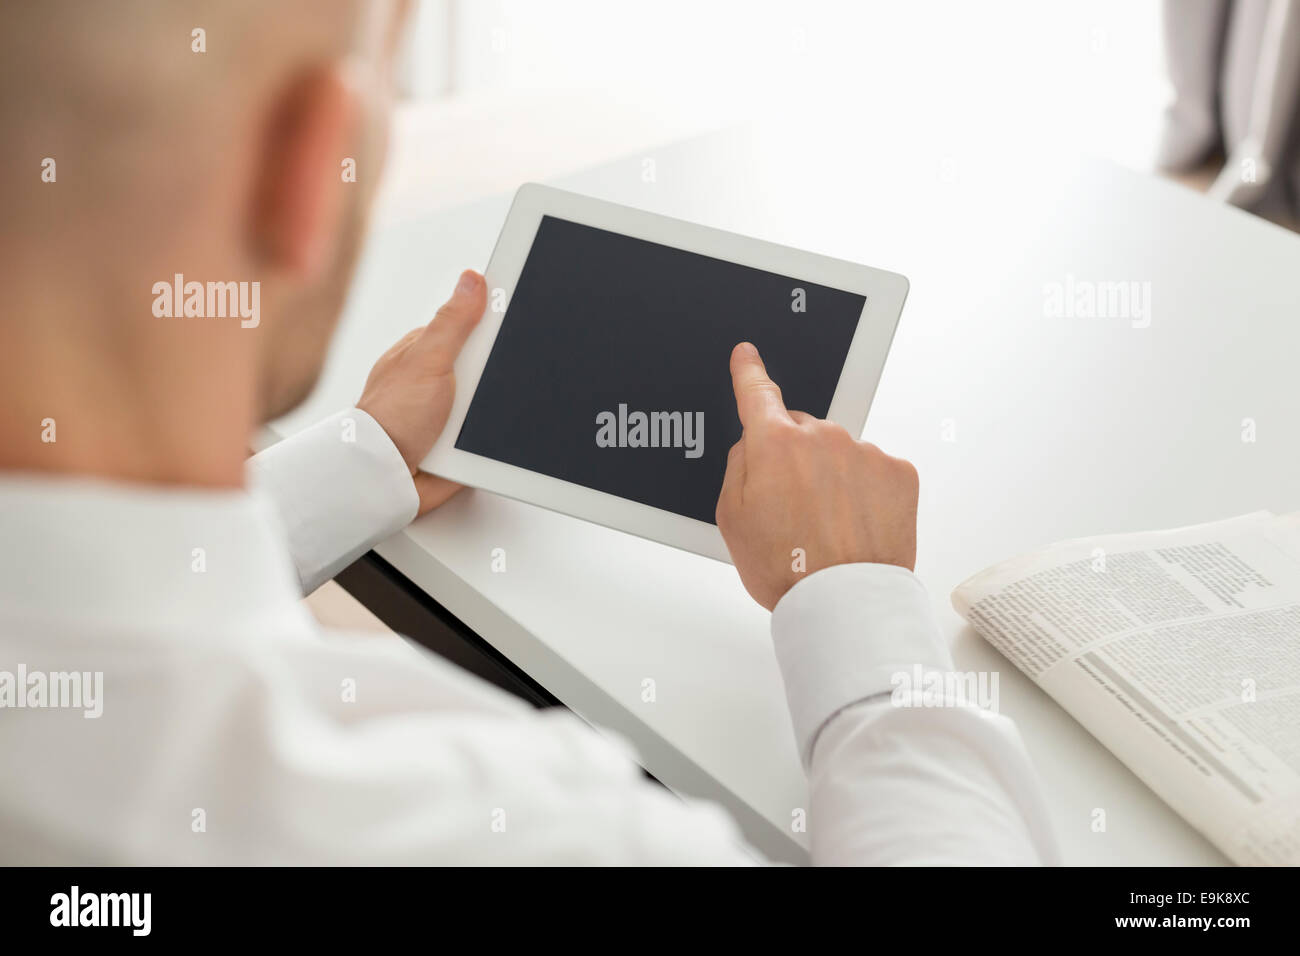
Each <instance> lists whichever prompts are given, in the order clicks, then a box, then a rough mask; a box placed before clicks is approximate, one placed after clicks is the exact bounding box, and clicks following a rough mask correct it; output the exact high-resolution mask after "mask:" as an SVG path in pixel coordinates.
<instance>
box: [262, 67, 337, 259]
mask: <svg viewBox="0 0 1300 956" xmlns="http://www.w3.org/2000/svg"><path fill="white" fill-rule="evenodd" d="M360 109H361V105H360V103H359V102H358V101H357V94H356V92H355V89H354V87H353V86H352V85H351V84H350V83H349V82H348V80H347V73H346V70H345V67H344V64H342V63H337V64H325V65H322V66H320V67H318V68H316V69H314V70H312V71H311V72H309V73H307V74H304V75H303V76H302V77H300V78H299V79H298V81H297V82H296V83H295V84H293V85H292V86H290V87H289V88H288V89H287V90H286V92H285V95H284V97H283V99H282V101H281V103H280V104H279V106H278V108H277V109H276V110H275V111H274V112H273V114H272V119H271V125H270V127H269V128H268V130H267V131H266V135H265V138H264V145H263V153H262V161H261V174H260V177H259V182H260V185H259V188H258V192H257V198H256V204H257V206H256V209H255V210H254V216H253V228H254V230H255V237H254V238H255V241H256V243H257V249H258V251H259V253H260V254H261V256H262V257H263V259H264V260H266V261H268V264H269V265H270V266H271V267H272V268H274V269H279V270H283V271H285V272H287V273H289V274H291V275H293V276H294V277H296V278H299V279H304V280H311V279H314V278H316V277H317V276H318V275H319V274H320V273H321V271H322V270H324V269H325V267H326V266H327V265H328V263H329V262H330V260H331V253H332V250H333V246H334V244H335V243H336V242H338V241H339V239H340V236H339V229H340V228H341V224H340V217H341V216H342V213H343V209H344V207H345V196H344V192H343V189H344V187H343V185H342V180H341V176H340V171H341V169H342V165H341V163H342V161H343V159H344V158H345V153H346V150H347V149H348V148H349V143H350V142H352V141H354V129H355V124H356V122H357V120H358V118H359V116H360Z"/></svg>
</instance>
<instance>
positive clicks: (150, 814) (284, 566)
mask: <svg viewBox="0 0 1300 956" xmlns="http://www.w3.org/2000/svg"><path fill="white" fill-rule="evenodd" d="M348 418H350V419H352V421H353V423H354V425H355V438H356V440H355V441H344V440H343V436H345V435H347V434H348V429H345V428H344V427H343V419H348ZM250 471H251V482H250V483H251V485H252V487H253V488H254V489H255V490H254V491H252V492H243V491H203V490H193V489H188V490H181V489H177V490H168V489H165V488H162V487H157V486H133V485H126V484H115V483H110V482H100V481H90V480H75V479H55V478H50V477H45V476H34V475H10V476H9V477H7V478H4V479H0V542H3V551H2V552H0V761H3V765H4V767H5V773H4V774H3V778H0V863H8V864H38V863H39V864H136V863H151V864H235V863H251V864H260V863H304V864H317V863H356V864H384V863H394V864H422V863H423V864H429V863H442V864H485V863H507V864H543V863H545V864H572V863H593V864H620V863H628V864H717V863H721V864H735V863H751V862H754V861H755V860H760V859H761V856H760V855H759V854H758V853H757V851H754V850H751V849H749V848H747V847H746V846H745V845H744V843H743V840H742V838H741V836H740V833H739V831H738V829H737V827H736V826H735V824H734V823H733V822H732V821H731V820H730V818H729V817H728V816H727V815H726V814H725V813H724V812H723V811H722V810H721V809H719V808H718V807H716V806H713V805H709V804H705V803H701V802H696V801H690V800H682V799H680V798H678V797H677V796H674V795H673V794H671V793H670V792H668V791H667V790H665V789H663V788H661V787H659V786H657V785H655V784H653V783H651V782H648V781H646V780H645V779H644V778H643V776H642V775H641V774H640V772H639V770H638V769H637V766H636V764H635V755H634V754H633V753H632V752H631V750H630V748H628V747H627V746H626V745H625V744H623V743H622V742H621V741H619V740H617V739H615V738H613V737H612V736H611V735H608V734H603V733H597V732H594V731H593V730H592V729H591V728H589V727H588V726H587V725H585V724H583V723H582V722H581V721H579V720H578V719H577V718H575V717H573V716H572V715H570V714H569V713H567V712H564V711H561V710H559V709H558V708H557V709H556V710H554V711H551V712H538V711H535V710H534V709H532V708H531V707H529V706H527V705H525V704H523V703H521V702H519V701H517V700H516V699H514V698H512V697H511V696H509V695H507V694H505V693H504V692H501V691H498V690H497V689H496V688H494V687H491V686H489V685H488V684H486V683H484V682H482V681H480V680H478V679H477V678H475V677H473V676H471V675H469V674H466V673H464V672H462V671H460V670H459V669H457V668H456V667H454V666H452V665H451V664H449V663H447V662H445V661H443V660H442V659H440V658H438V657H435V656H433V655H431V654H429V653H427V652H425V651H423V650H422V649H420V648H417V647H414V646H411V645H407V644H405V643H402V642H398V641H386V640H383V639H382V638H374V637H366V636H359V635H346V634H338V633H333V632H327V631H322V629H321V628H320V627H319V626H318V625H317V624H316V623H315V621H314V620H313V619H312V618H311V616H310V615H309V614H308V612H307V611H306V610H305V608H304V607H303V605H302V603H301V601H300V600H299V598H300V597H301V594H302V593H303V591H304V590H306V591H310V590H311V589H313V588H314V587H316V586H317V585H318V584H320V583H321V582H322V581H324V580H327V579H328V578H329V577H331V576H332V575H333V574H335V573H336V572H337V571H338V570H339V569H341V568H342V567H344V566H346V565H347V564H348V563H349V562H350V561H352V560H353V559H355V558H356V557H357V556H359V555H361V554H362V553H364V552H365V551H366V550H367V549H368V548H369V547H371V546H372V545H373V544H375V543H376V542H378V541H379V540H382V539H383V538H384V537H386V536H388V535H390V534H392V533H394V532H396V531H398V530H399V529H401V528H402V527H403V526H404V525H405V524H406V523H407V522H409V521H410V520H411V518H412V517H413V516H414V514H415V511H416V496H415V491H414V486H413V485H412V483H411V480H410V478H409V476H408V474H407V472H406V469H405V466H404V464H403V462H402V459H401V457H400V455H399V454H398V452H397V450H396V448H395V447H394V446H393V445H392V443H391V441H390V440H389V439H388V436H387V435H386V434H385V433H384V431H383V430H382V428H380V427H379V425H378V424H377V423H375V421H374V420H373V419H371V418H370V417H369V416H368V415H366V414H365V413H364V412H361V411H359V410H357V409H351V410H349V411H346V412H343V413H341V414H340V415H339V416H335V417H334V418H333V419H329V420H327V421H325V422H322V423H320V424H319V425H316V426H314V427H313V428H311V429H308V430H307V431H306V432H303V433H302V434H300V435H297V436H294V437H292V438H290V439H288V440H286V441H283V442H281V443H280V444H278V445H276V446H274V447H272V448H270V449H268V450H267V451H265V452H263V453H262V454H260V455H257V456H256V457H255V458H254V459H253V460H252V462H251V465H250ZM772 637H773V640H774V642H775V646H776V654H777V658H778V661H779V663H780V666H781V671H782V674H783V676H784V679H785V685H786V693H787V697H788V700H789V705H790V711H791V715H792V718H793V726H794V733H795V735H796V739H797V742H798V744H799V748H800V752H801V754H802V755H803V758H804V762H805V766H806V767H807V768H808V774H809V782H810V791H811V797H810V806H809V813H808V821H807V826H808V833H809V836H810V838H811V847H812V859H813V862H815V863H971V864H979V863H1010V864H1032V863H1045V862H1046V863H1050V862H1056V850H1055V847H1054V842H1053V839H1052V835H1051V831H1050V826H1049V822H1048V817H1047V813H1046V810H1045V807H1044V804H1043V800H1042V797H1041V795H1040V792H1039V789H1038V785H1037V782H1036V780H1035V776H1034V772H1033V769H1032V768H1031V766H1030V764H1029V761H1028V759H1027V757H1026V755H1025V752H1024V748H1023V746H1022V744H1021V742H1020V739H1019V736H1018V734H1017V732H1016V730H1015V728H1014V726H1013V725H1012V723H1011V722H1010V721H1009V720H1007V719H1006V718H1005V717H1001V716H997V715H994V714H991V713H988V712H986V711H983V710H980V709H977V708H974V707H968V706H944V707H924V708H914V707H897V706H893V704H892V703H891V701H890V691H891V686H892V685H891V675H893V674H896V673H899V672H908V671H911V670H912V669H913V668H914V667H915V666H916V665H921V666H923V667H925V668H927V669H930V668H932V669H936V670H946V669H950V668H951V666H952V665H951V661H950V659H949V655H948V651H947V649H946V647H945V645H944V643H943V640H942V638H941V637H940V635H939V633H938V630H937V627H936V625H935V623H934V620H933V618H932V615H931V608H930V602H929V599H928V597H927V595H926V593H925V591H924V589H923V588H922V587H921V585H920V583H919V582H918V581H917V579H916V578H915V577H914V576H913V575H912V574H911V573H910V572H908V571H905V570H903V569H900V568H895V567H887V566H883V565H869V564H860V565H846V566H842V567H837V568H831V569H829V570H825V571H820V572H817V573H815V574H812V575H810V576H809V577H808V578H806V579H805V580H803V581H801V582H799V583H798V584H797V585H795V587H794V588H792V589H791V591H790V592H789V593H788V594H787V595H786V596H785V597H784V598H782V600H781V602H780V603H779V604H778V605H777V608H776V611H775V613H774V614H773V615H772ZM74 672H75V673H76V674H77V675H78V676H79V678H80V681H79V683H78V685H77V686H74V685H73V682H72V679H71V678H70V677H68V676H66V675H70V674H72V673H74ZM6 675H8V677H6ZM59 675H65V676H59ZM97 675H102V684H101V685H100V689H99V692H98V693H96V692H95V688H96V682H97V681H99V680H101V677H98V676H97ZM6 688H7V691H6ZM42 688H43V689H42ZM53 703H57V704H60V705H61V706H57V707H56V706H50V705H51V704H53ZM96 711H98V713H96Z"/></svg>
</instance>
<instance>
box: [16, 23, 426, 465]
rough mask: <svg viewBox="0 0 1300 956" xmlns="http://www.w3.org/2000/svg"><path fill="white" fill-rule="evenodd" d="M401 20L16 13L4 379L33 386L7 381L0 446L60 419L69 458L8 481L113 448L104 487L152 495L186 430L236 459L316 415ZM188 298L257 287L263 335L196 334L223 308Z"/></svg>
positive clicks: (55, 454) (381, 131)
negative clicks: (267, 427)
mask: <svg viewBox="0 0 1300 956" xmlns="http://www.w3.org/2000/svg"><path fill="white" fill-rule="evenodd" d="M404 6H405V5H404V3H401V2H398V0H276V2H275V3H265V2H261V0H211V2H200V3H185V4H176V3H168V2H165V0H115V2H113V3H95V2H86V0H81V2H77V0H42V2H40V3H9V4H3V5H0V82H2V83H3V94H0V96H2V97H3V99H2V100H0V126H3V128H4V130H5V138H6V149H5V151H4V154H3V158H0V163H2V164H3V166H2V167H0V204H2V205H3V207H4V210H5V213H4V216H3V220H2V221H0V263H3V265H0V268H2V269H4V272H5V274H4V277H3V278H4V280H5V284H6V287H7V290H8V291H9V293H10V294H9V296H8V298H9V304H10V306H11V309H10V310H7V314H6V315H5V316H4V318H3V320H0V379H7V380H8V381H9V382H11V383H17V385H20V386H21V389H20V388H18V387H17V386H12V387H9V386H5V385H0V389H4V390H5V391H4V399H5V404H7V405H8V406H9V408H10V411H11V413H12V414H13V415H14V416H16V417H15V418H14V419H13V420H10V419H9V418H8V416H6V418H5V419H2V420H0V428H3V430H4V435H3V437H4V438H5V441H6V444H12V443H13V442H14V441H17V442H19V444H26V443H28V442H30V440H31V438H32V437H33V436H34V435H38V434H39V432H38V431H36V432H34V431H33V430H32V429H29V428H27V427H26V426H28V425H30V424H32V422H33V421H40V420H42V419H44V418H46V417H49V418H55V419H57V418H58V417H59V416H60V415H62V416H64V418H65V419H67V420H66V422H65V423H64V424H65V425H66V427H62V426H61V431H60V435H59V442H60V443H64V442H65V441H66V444H65V445H64V448H63V449H62V450H59V451H55V450H53V449H32V451H34V452H36V453H37V455H38V457H37V459H36V460H31V458H30V455H27V454H23V453H21V452H20V453H18V454H17V456H16V457H15V456H11V455H9V454H8V453H7V452H4V451H0V455H6V459H8V460H5V461H4V462H3V463H4V464H7V465H9V466H10V467H24V466H26V467H42V465H41V459H40V455H41V454H44V456H45V460H46V461H52V462H53V463H54V467H55V468H56V470H57V469H60V468H62V469H63V470H74V471H75V470H92V471H93V470H98V469H96V468H95V466H93V465H91V466H89V468H88V469H87V467H86V466H85V465H84V464H83V465H77V464H75V463H71V464H68V463H66V462H65V463H64V464H60V462H64V459H65V458H67V456H68V455H72V456H73V458H74V459H79V460H82V461H83V462H84V461H85V460H86V458H85V453H89V454H90V458H91V459H95V458H99V457H102V455H103V454H104V453H106V452H110V451H111V449H110V448H108V444H107V443H108V442H109V441H116V442H117V443H119V444H123V443H125V444H126V445H127V446H128V447H132V448H135V449H136V450H135V451H134V452H133V453H132V454H134V456H135V458H136V461H135V463H134V464H131V463H129V462H123V463H121V464H124V465H126V467H125V468H124V469H119V468H113V467H111V466H110V467H109V468H108V469H107V470H108V471H110V472H114V471H117V472H121V473H122V474H123V475H124V476H135V477H140V476H147V474H148V472H149V471H150V468H149V465H148V460H149V459H156V458H159V457H161V456H163V455H166V454H172V455H175V454H176V453H177V451H178V446H179V445H183V444H184V438H183V435H181V434H180V432H182V431H183V430H184V428H185V427H186V419H187V418H188V425H189V427H190V428H191V429H199V428H207V429H209V431H210V432H215V433H216V434H213V435H210V436H209V437H210V438H212V439H213V440H214V441H218V442H219V441H222V440H223V439H228V438H229V437H230V436H231V435H234V434H237V433H238V431H239V430H241V429H242V430H243V431H244V432H246V431H247V429H248V428H249V427H250V426H251V425H252V424H253V423H254V422H256V421H260V420H264V419H266V418H269V417H274V416H275V415H278V414H281V413H283V412H285V411H287V410H288V409H289V408H291V407H293V406H294V405H295V404H297V403H298V402H299V401H301V400H302V399H303V398H304V397H305V395H306V394H307V393H308V391H309V390H310V389H311V387H312V385H313V384H314V383H315V381H316V378H317V377H318V375H319V372H320V368H321V364H322V361H323V358H324V355H325V350H326V347H327V344H328V340H329V336H330V333H331V331H332V330H333V328H334V325H335V322H336V320H337V316H338V313H339V309H340V307H341V305H342V301H343V298H344V295H345V292H346V289H347V286H348V282H349V279H350V276H351V273H352V270H353V266H354V263H355V259H356V255H357V251H358V248H359V246H360V241H361V235H362V230H363V227H364V223H365V219H366V210H367V207H368V205H369V203H370V200H371V198H372V195H373V191H374V187H375V184H376V182H377V180H378V177H379V171H380V167H381V165H382V161H383V154H384V149H385V141H386V133H387V118H388V117H387V114H388V110H389V104H390V92H389V87H390V79H391V72H392V60H393V56H394V51H395V46H396V41H397V38H398V35H399V32H400V28H401V25H402V20H403V19H404V9H403V8H404ZM178 274H179V275H181V276H183V280H182V281H181V283H180V284H179V290H180V291H181V292H182V296H181V297H179V298H177V300H176V301H174V302H170V303H160V302H159V300H158V293H157V292H156V288H161V286H160V285H159V284H160V283H161V284H162V285H167V286H174V285H175V276H176V275H178ZM190 282H196V283H200V284H201V286H202V288H203V289H207V287H208V284H209V283H214V284H215V283H220V284H222V286H221V288H223V289H225V288H230V287H229V286H226V285H225V284H226V283H247V284H248V285H247V286H245V288H249V287H251V284H252V283H258V287H257V289H258V299H257V301H258V304H259V315H258V317H257V321H256V325H255V326H253V324H252V323H251V322H248V321H244V322H241V319H240V316H239V315H237V314H236V315H234V316H229V315H227V317H224V318H222V317H213V316H211V315H207V314H201V315H197V316H196V315H189V316H187V315H186V311H187V309H186V305H187V301H188V302H189V305H190V309H189V311H191V312H192V311H195V308H196V307H197V306H198V303H200V302H203V303H204V305H206V304H207V303H208V302H210V301H211V299H212V297H211V296H210V295H201V296H199V297H198V298H197V299H193V300H192V301H191V296H190V293H191V292H192V291H193V289H194V287H190V286H188V285H187V284H188V283H190ZM170 298H171V296H169V299H170ZM169 308H170V311H169ZM200 308H201V307H200ZM203 311H204V312H206V311H207V310H206V309H204V310H203ZM173 316H174V317H173ZM250 326H251V327H250ZM88 395H96V397H97V400H98V401H97V404H88V403H87V401H86V399H87V397H88ZM237 419H238V420H237ZM11 432H12V433H11ZM106 432H107V433H108V434H105V433H106ZM91 433H93V434H94V436H95V437H92V436H91ZM110 436H111V437H110ZM151 439H153V440H152V441H151ZM165 446H171V447H170V449H169V448H168V447H165ZM78 452H81V453H83V454H81V455H78V454H77V453H78ZM201 454H208V453H201ZM117 457H118V458H121V457H123V455H122V453H121V452H119V453H118V455H117Z"/></svg>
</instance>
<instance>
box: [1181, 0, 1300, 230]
mask: <svg viewBox="0 0 1300 956" xmlns="http://www.w3.org/2000/svg"><path fill="white" fill-rule="evenodd" d="M1164 37H1165V58H1166V63H1167V64H1168V71H1169V80H1170V82H1171V84H1172V85H1173V96H1174V99H1173V103H1172V105H1171V107H1170V108H1169V110H1168V112H1167V114H1166V118H1165V128H1164V131H1163V134H1162V140H1161V143H1160V148H1159V152H1158V154H1157V157H1156V163H1157V165H1158V167H1159V168H1161V169H1164V170H1169V171H1172V172H1178V173H1187V172H1189V171H1193V170H1196V169H1198V168H1202V167H1206V165H1207V164H1212V165H1218V164H1219V163H1221V164H1222V168H1221V169H1220V171H1219V173H1218V177H1217V178H1216V179H1215V180H1214V182H1213V184H1212V186H1211V187H1210V190H1209V192H1210V195H1211V196H1213V197H1215V198H1217V199H1220V200H1222V201H1224V202H1228V203H1232V204H1233V205H1235V206H1240V207H1242V208H1244V209H1252V210H1256V211H1258V212H1260V213H1261V214H1264V215H1269V216H1271V217H1276V218H1281V219H1284V220H1290V221H1291V222H1294V221H1295V220H1296V218H1297V217H1300V124H1297V123H1296V107H1297V103H1298V102H1300V3H1297V2H1296V0H1165V3H1164Z"/></svg>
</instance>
